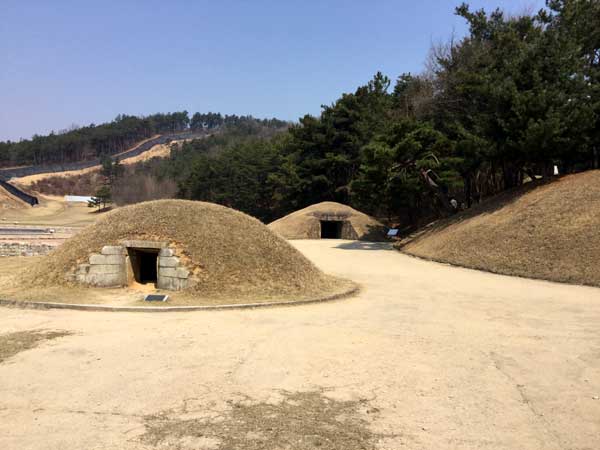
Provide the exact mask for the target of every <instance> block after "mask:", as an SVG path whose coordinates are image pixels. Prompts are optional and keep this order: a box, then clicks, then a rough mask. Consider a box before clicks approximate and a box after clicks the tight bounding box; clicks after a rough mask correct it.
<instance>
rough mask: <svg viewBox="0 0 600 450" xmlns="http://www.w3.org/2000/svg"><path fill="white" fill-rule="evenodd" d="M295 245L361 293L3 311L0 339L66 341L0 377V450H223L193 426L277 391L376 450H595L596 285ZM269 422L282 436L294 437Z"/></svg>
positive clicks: (599, 428)
mask: <svg viewBox="0 0 600 450" xmlns="http://www.w3.org/2000/svg"><path fill="white" fill-rule="evenodd" d="M294 245H295V246H296V247H298V248H299V249H300V250H302V251H303V252H304V253H305V254H306V255H307V256H308V257H310V258H311V259H312V260H314V261H315V262H316V263H317V264H318V265H319V266H320V267H322V268H323V269H324V270H325V271H327V272H329V273H334V274H337V275H341V276H345V277H347V278H351V279H353V280H355V281H357V282H359V283H360V284H362V286H363V290H362V292H361V293H360V294H359V295H358V296H356V297H354V298H351V299H347V300H343V301H337V302H331V303H325V304H316V305H308V306H298V307H287V308H272V309H257V310H243V311H218V312H194V313H161V314H143V313H93V312H77V311H59V310H53V311H33V310H18V309H4V308H3V309H0V330H1V331H0V334H4V333H11V332H17V331H26V330H41V329H43V330H58V331H60V330H64V331H69V332H71V333H73V334H71V335H69V336H65V337H59V338H56V339H54V340H51V341H47V342H44V343H42V344H41V345H40V346H39V347H37V348H34V349H31V350H27V351H23V352H21V353H18V354H16V355H15V356H12V357H10V358H9V359H6V360H5V361H4V362H1V363H0V379H1V380H2V383H0V448H6V449H13V448H15V449H16V448H18V449H21V450H26V449H61V450H63V449H82V448H85V449H90V450H92V449H126V448H131V449H151V448H155V447H154V446H153V445H154V443H156V442H159V443H162V445H163V447H161V448H180V449H188V448H190V449H191V448H206V449H209V448H213V449H214V448H219V447H218V441H215V440H214V439H213V438H211V437H210V436H204V435H202V433H199V432H197V430H196V431H195V430H193V429H191V428H193V427H194V426H197V422H195V420H196V421H197V420H198V418H212V419H214V421H215V423H214V426H212V428H211V429H212V430H213V431H214V429H217V430H218V429H219V423H226V424H229V425H231V422H228V419H227V417H228V414H232V413H231V412H228V411H229V410H231V409H232V406H231V404H230V403H227V402H228V401H238V400H240V399H242V400H243V401H244V402H246V404H252V403H253V402H262V401H267V402H271V403H276V402H277V401H278V400H279V399H281V395H282V394H281V392H282V390H283V391H287V392H291V393H295V392H299V391H315V392H322V393H323V394H324V395H325V396H326V397H328V398H331V399H336V400H342V399H343V400H358V401H359V403H360V404H365V405H366V406H365V411H366V412H364V414H363V413H361V414H362V416H361V417H362V418H363V419H364V420H365V421H366V422H367V424H368V426H369V428H370V429H371V430H372V431H373V432H374V433H376V434H379V435H380V438H379V440H378V443H379V444H378V445H379V446H380V448H387V449H394V450H397V449H400V448H407V449H452V448H455V449H461V450H464V449H506V450H514V449H528V450H529V449H556V450H558V449H597V448H600V399H599V396H600V327H599V326H598V324H599V323H600V289H595V288H589V287H580V286H570V285H560V284H554V283H549V282H544V281H535V280H526V279H519V278H510V277H504V276H498V275H492V274H487V273H482V272H476V271H471V270H467V269H459V268H454V267H450V266H446V265H442V264H436V263H432V262H426V261H422V260H418V259H414V258H411V257H409V256H406V255H403V254H400V253H398V252H395V251H393V250H390V249H389V247H388V246H387V245H386V244H369V243H356V242H348V241H296V242H294ZM349 404H350V403H349ZM288 410H289V409H287V410H285V411H288ZM240 411H245V409H243V408H241V407H240ZM282 411H283V412H281V414H282V416H281V417H276V418H275V419H277V421H276V422H277V423H278V424H283V425H281V426H284V427H285V426H288V425H287V424H289V427H293V426H298V422H297V420H296V418H295V417H287V416H286V415H285V411H284V410H282ZM367 412H368V414H367ZM240 414H241V413H240ZM275 414H277V413H275ZM298 414H299V413H298ZM235 417H238V418H239V414H238V416H235ZM271 419H273V418H272V417H269V418H268V420H269V421H272V420H271ZM265 420H267V418H265ZM294 420H296V421H294ZM220 421H222V422H220ZM253 423H254V422H253ZM256 423H258V424H259V425H260V423H261V421H260V420H258V421H257V422H256ZM269 423H271V422H269ZM149 424H151V425H149ZM157 424H158V425H157ZM149 426H153V427H154V428H153V429H154V431H155V432H156V429H157V428H156V427H157V426H158V430H159V431H160V433H159V434H151V435H150V436H151V437H153V438H155V440H154V441H153V440H152V439H150V438H148V436H149V435H148V433H149V430H148V427H149ZM236 430H237V428H236V427H235V426H233V427H231V428H226V427H225V425H224V426H223V429H222V430H221V431H222V434H230V433H236ZM261 432H262V433H263V434H261ZM261 432H253V433H248V436H247V439H248V442H250V440H256V439H263V438H265V433H267V434H268V433H269V430H266V431H265V430H262V431H261ZM156 433H158V432H156ZM156 436H159V437H160V439H159V438H157V437H156ZM156 439H159V440H156ZM253 442H254V441H253ZM293 447H294V446H293V445H291V446H290V448H293ZM252 448H265V447H252ZM266 448H270V447H266ZM302 448H305V447H302ZM326 448H333V447H332V446H327V447H326ZM337 448H341V447H337ZM232 450H233V449H232ZM348 450H353V449H348Z"/></svg>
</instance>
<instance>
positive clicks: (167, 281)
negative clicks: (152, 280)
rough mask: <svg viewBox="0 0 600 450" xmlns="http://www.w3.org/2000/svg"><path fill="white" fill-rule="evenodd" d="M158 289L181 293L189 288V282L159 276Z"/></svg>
mask: <svg viewBox="0 0 600 450" xmlns="http://www.w3.org/2000/svg"><path fill="white" fill-rule="evenodd" d="M156 287H157V288H158V289H165V290H168V291H180V290H181V289H185V288H186V287H187V280H184V279H182V278H173V277H166V276H161V275H159V276H158V279H157V280H156Z"/></svg>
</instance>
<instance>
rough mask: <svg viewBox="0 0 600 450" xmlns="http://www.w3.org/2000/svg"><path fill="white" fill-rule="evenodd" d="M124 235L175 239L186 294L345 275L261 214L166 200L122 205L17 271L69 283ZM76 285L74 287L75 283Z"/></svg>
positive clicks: (288, 290) (277, 286) (248, 290)
mask: <svg viewBox="0 0 600 450" xmlns="http://www.w3.org/2000/svg"><path fill="white" fill-rule="evenodd" d="M123 240H152V241H164V242H168V243H169V246H170V247H172V248H176V249H177V252H178V256H180V257H181V259H182V261H184V263H185V266H186V267H187V268H188V269H191V270H192V272H193V273H194V277H195V278H196V279H197V280H198V282H197V283H196V284H195V285H193V286H191V287H189V288H188V289H187V290H186V291H185V292H184V294H188V296H189V295H193V296H196V297H212V298H215V297H226V298H231V299H234V298H245V299H248V298H249V297H250V298H251V299H252V300H262V299H263V298H268V297H277V298H278V299H281V298H282V297H290V296H294V297H298V298H305V297H310V296H319V295H321V294H327V293H329V292H332V291H335V290H336V289H337V287H339V285H340V283H342V284H343V282H341V281H340V280H337V279H335V278H332V277H329V276H327V275H325V274H323V273H322V272H321V271H320V270H319V269H317V268H316V267H315V266H314V265H313V264H312V263H311V262H310V261H309V260H308V259H306V258H305V257H304V256H303V255H302V254H301V253H300V252H298V251H297V250H296V249H294V248H293V247H292V246H290V245H289V244H288V243H287V242H286V241H285V240H284V239H282V238H281V237H279V236H277V235H276V234H275V233H273V232H271V231H270V230H269V229H268V228H267V227H266V226H265V225H264V224H262V223H261V222H259V221H258V220H256V219H254V218H252V217H250V216H247V215H246V214H243V213H241V212H238V211H235V210H233V209H230V208H226V207H223V206H219V205H215V204H211V203H204V202H192V201H186V200H159V201H152V202H145V203H139V204H136V205H134V206H127V207H124V208H119V209H117V210H115V211H112V212H109V213H107V214H106V215H105V216H103V217H102V218H100V219H99V220H98V221H96V222H95V223H94V224H93V225H91V226H89V227H87V228H85V229H83V230H82V231H81V232H80V233H79V234H77V235H76V236H75V237H73V238H71V239H69V240H68V241H66V242H65V243H64V244H63V245H62V246H60V247H59V248H58V249H56V250H55V251H53V252H52V253H51V254H50V255H48V256H47V257H44V258H41V259H40V260H39V261H38V262H36V263H35V264H33V265H32V266H30V267H28V268H27V270H26V271H24V272H23V273H21V274H20V275H19V276H18V279H19V282H20V283H27V284H26V285H27V286H29V287H30V286H38V287H44V286H54V287H56V286H60V287H65V286H69V282H68V281H67V280H66V278H65V274H67V273H68V272H70V271H72V270H73V269H75V267H76V266H77V265H78V264H79V263H82V262H86V261H87V259H88V256H89V255H90V254H91V253H95V252H99V251H100V250H101V249H102V247H103V246H105V245H118V244H119V243H121V242H122V241H123ZM71 286H73V285H71Z"/></svg>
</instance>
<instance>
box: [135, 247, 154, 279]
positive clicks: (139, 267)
mask: <svg viewBox="0 0 600 450" xmlns="http://www.w3.org/2000/svg"><path fill="white" fill-rule="evenodd" d="M158 252H159V250H157V249H145V248H131V247H129V248H127V256H128V257H129V265H130V268H131V272H132V275H133V279H134V280H135V281H136V282H137V283H142V284H146V283H153V284H155V285H156V282H157V279H158Z"/></svg>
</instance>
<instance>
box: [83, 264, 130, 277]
mask: <svg viewBox="0 0 600 450" xmlns="http://www.w3.org/2000/svg"><path fill="white" fill-rule="evenodd" d="M124 272H125V266H123V265H117V264H97V265H94V266H90V269H89V271H88V273H89V274H90V275H100V274H113V273H124Z"/></svg>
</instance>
